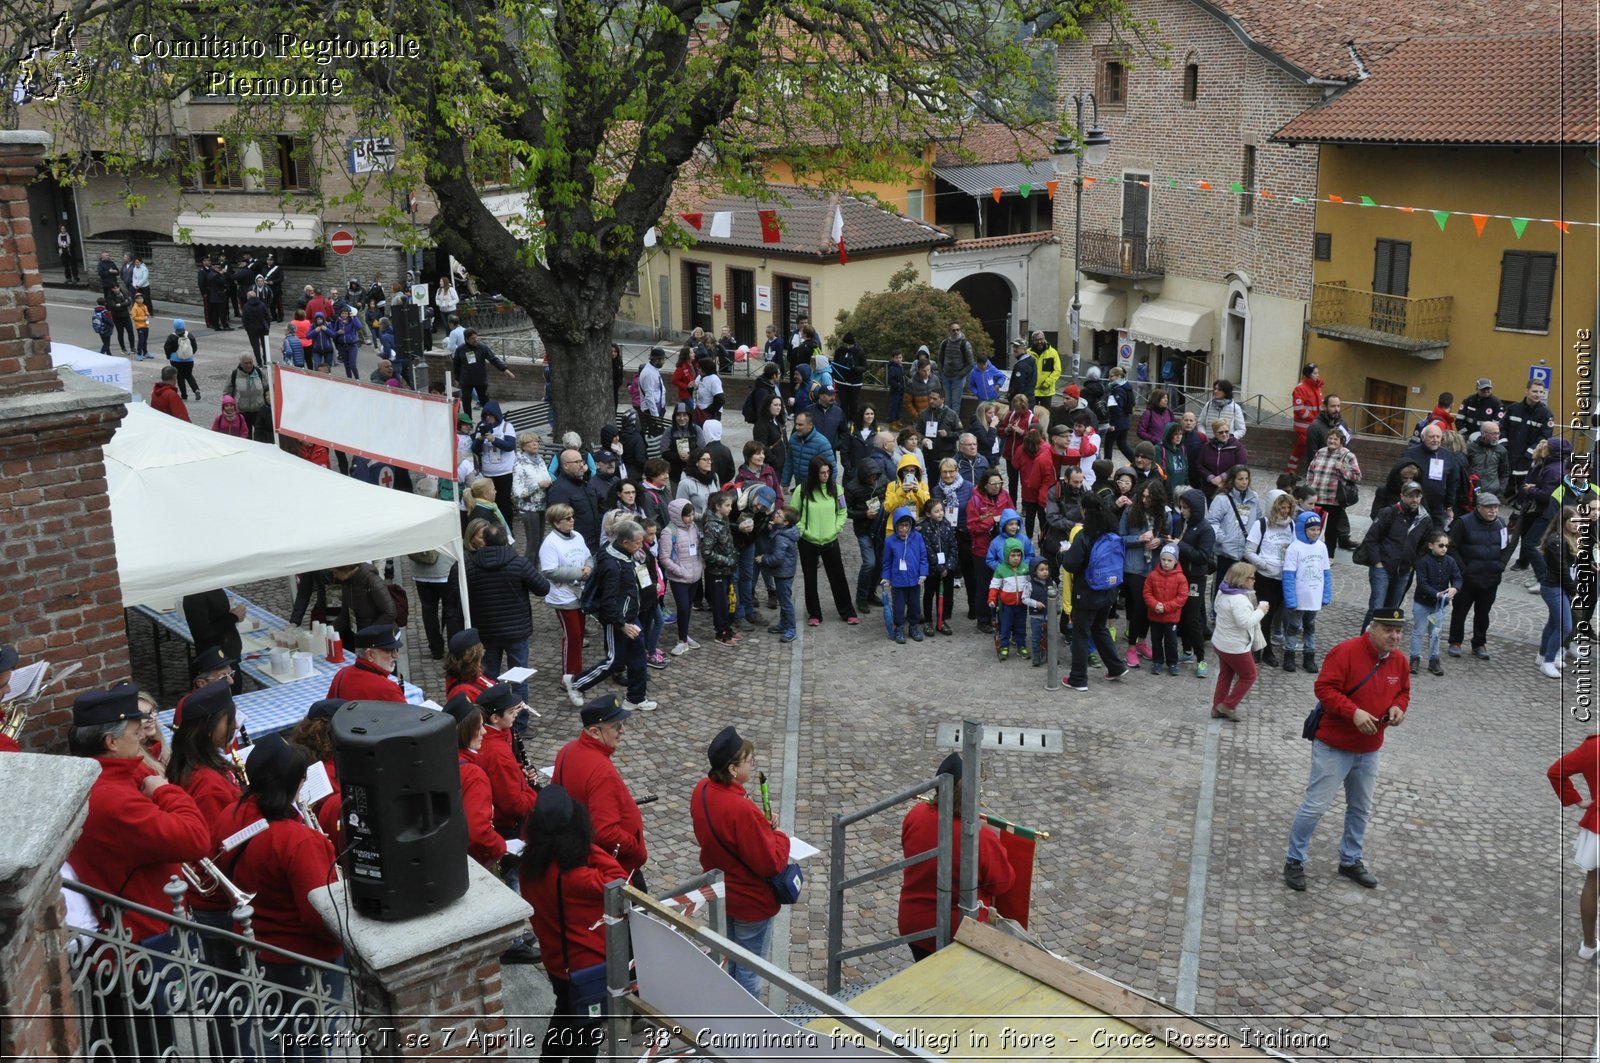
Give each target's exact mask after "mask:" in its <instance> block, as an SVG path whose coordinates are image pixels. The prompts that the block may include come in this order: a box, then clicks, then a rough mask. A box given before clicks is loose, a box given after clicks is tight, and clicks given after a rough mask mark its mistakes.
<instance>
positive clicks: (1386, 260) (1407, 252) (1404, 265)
mask: <svg viewBox="0 0 1600 1063" xmlns="http://www.w3.org/2000/svg"><path fill="white" fill-rule="evenodd" d="M1372 290H1373V291H1375V292H1381V293H1383V294H1384V295H1405V294H1406V293H1407V292H1409V291H1410V290H1411V244H1410V242H1409V241H1406V240H1379V241H1378V246H1377V249H1376V251H1375V252H1374V253H1373V266H1372Z"/></svg>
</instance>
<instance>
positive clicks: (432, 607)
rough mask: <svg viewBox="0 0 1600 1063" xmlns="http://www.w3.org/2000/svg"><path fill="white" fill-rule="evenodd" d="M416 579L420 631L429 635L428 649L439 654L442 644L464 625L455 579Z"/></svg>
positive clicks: (442, 649) (434, 653)
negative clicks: (431, 581)
mask: <svg viewBox="0 0 1600 1063" xmlns="http://www.w3.org/2000/svg"><path fill="white" fill-rule="evenodd" d="M415 582H416V586H417V602H418V604H419V605H421V606H422V630H423V632H424V633H425V634H426V635H427V636H428V652H429V653H431V654H433V655H434V656H438V655H439V654H440V653H442V652H444V649H445V643H446V642H448V641H449V639H450V637H451V636H452V635H455V634H456V633H457V632H459V631H460V630H461V629H462V627H463V624H462V617H461V591H460V589H459V588H458V587H457V586H456V584H455V581H454V580H444V581H441V582H439V583H428V582H425V581H423V580H416V581H415ZM441 620H442V621H443V623H442V624H441Z"/></svg>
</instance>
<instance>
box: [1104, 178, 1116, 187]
mask: <svg viewBox="0 0 1600 1063" xmlns="http://www.w3.org/2000/svg"><path fill="white" fill-rule="evenodd" d="M1116 183H1117V178H1115V177H1107V178H1106V184H1108V185H1114V184H1116Z"/></svg>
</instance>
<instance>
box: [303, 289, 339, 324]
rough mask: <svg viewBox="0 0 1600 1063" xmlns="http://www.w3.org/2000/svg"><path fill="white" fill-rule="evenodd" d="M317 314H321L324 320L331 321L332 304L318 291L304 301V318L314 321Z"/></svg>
mask: <svg viewBox="0 0 1600 1063" xmlns="http://www.w3.org/2000/svg"><path fill="white" fill-rule="evenodd" d="M318 314H321V315H322V317H323V320H324V321H329V322H331V321H333V304H332V303H330V302H329V301H328V299H327V297H326V296H324V295H323V294H322V293H320V292H318V293H317V294H316V295H313V296H312V297H311V299H310V300H309V301H308V302H307V303H306V320H307V321H311V322H315V321H316V319H317V315H318Z"/></svg>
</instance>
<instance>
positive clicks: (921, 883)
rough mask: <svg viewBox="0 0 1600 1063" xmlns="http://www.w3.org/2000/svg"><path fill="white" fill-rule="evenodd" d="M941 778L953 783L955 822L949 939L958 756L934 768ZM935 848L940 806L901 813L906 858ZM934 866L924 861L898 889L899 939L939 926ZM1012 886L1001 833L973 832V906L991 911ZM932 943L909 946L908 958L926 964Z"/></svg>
mask: <svg viewBox="0 0 1600 1063" xmlns="http://www.w3.org/2000/svg"><path fill="white" fill-rule="evenodd" d="M938 774H940V775H949V776H951V777H952V778H953V779H954V780H955V786H954V788H953V791H954V792H953V794H952V798H953V805H954V808H955V819H954V821H953V823H952V825H951V830H952V837H953V838H954V843H953V845H952V846H951V852H950V884H949V894H948V896H949V897H950V933H951V934H952V935H953V934H954V933H955V932H956V928H957V927H958V926H960V925H961V911H960V908H959V904H960V881H961V754H959V753H951V754H950V755H949V756H947V757H945V758H944V760H943V761H941V762H940V764H939V771H938ZM938 847H939V806H938V805H928V804H923V803H922V802H921V801H918V802H917V803H916V804H915V805H913V806H912V808H911V811H910V812H908V813H906V818H905V820H904V821H903V822H902V823H901V824H900V848H901V851H902V852H903V853H904V855H906V856H916V855H917V854H918V853H925V852H927V851H928V850H929V849H937V848H938ZM938 878H939V864H938V861H936V860H924V861H923V862H922V863H920V864H914V865H912V866H911V867H908V868H906V869H905V878H904V879H903V880H902V882H901V885H900V924H899V925H900V933H901V934H915V933H917V932H918V931H921V930H932V929H933V928H934V927H935V926H937V925H938V922H939V909H938V903H939V901H938V896H939V882H938ZM1015 880H1016V872H1015V871H1013V870H1012V868H1011V860H1010V858H1009V857H1007V856H1006V851H1005V849H1004V848H1003V847H1002V846H1001V843H1000V832H999V831H997V830H995V829H994V828H993V827H989V826H982V827H979V828H978V903H979V904H980V905H986V906H990V907H992V906H993V905H994V899H995V898H996V897H997V896H999V895H1000V894H1002V893H1004V892H1006V891H1007V890H1009V889H1010V888H1011V884H1012V883H1013V882H1014V881H1015ZM986 919H987V913H986V912H985V913H982V914H980V915H979V917H978V921H979V922H984V921H986ZM934 944H935V941H934V939H933V938H931V937H930V938H924V939H923V940H921V941H913V942H911V945H910V948H911V958H912V959H914V960H925V959H927V958H928V957H929V956H932V955H933V952H934Z"/></svg>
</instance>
